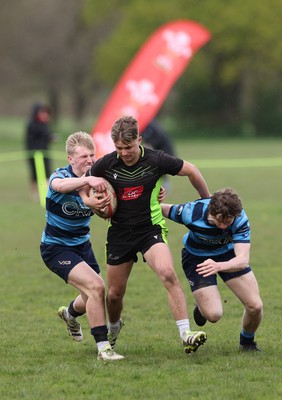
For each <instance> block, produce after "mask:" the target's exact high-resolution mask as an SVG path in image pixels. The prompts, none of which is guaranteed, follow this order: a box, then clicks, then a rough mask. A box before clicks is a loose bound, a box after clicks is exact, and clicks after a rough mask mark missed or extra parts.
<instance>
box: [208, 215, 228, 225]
mask: <svg viewBox="0 0 282 400" xmlns="http://www.w3.org/2000/svg"><path fill="white" fill-rule="evenodd" d="M208 221H209V223H210V224H212V225H215V226H217V227H218V228H219V229H226V228H228V226H230V225H232V224H233V222H234V217H232V216H229V217H228V218H225V219H223V218H222V215H221V214H217V215H215V216H212V215H209V216H208Z"/></svg>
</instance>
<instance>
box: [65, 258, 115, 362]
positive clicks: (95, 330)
mask: <svg viewBox="0 0 282 400" xmlns="http://www.w3.org/2000/svg"><path fill="white" fill-rule="evenodd" d="M68 283H69V284H70V285H72V286H74V287H76V288H77V289H78V290H80V293H81V297H78V298H77V300H78V302H81V301H83V302H84V304H85V309H86V315H87V318H88V322H89V325H90V328H91V334H92V335H93V337H94V339H95V341H96V343H97V347H98V359H102V360H109V361H112V360H121V359H123V356H120V355H119V354H116V353H115V352H114V351H113V350H112V348H111V346H110V344H109V341H108V328H107V325H106V312H105V285H104V281H103V279H102V277H101V276H100V275H99V274H97V273H96V272H95V271H94V270H93V269H92V268H91V267H89V266H88V265H87V264H86V263H85V262H81V263H79V264H78V265H76V266H75V267H74V268H73V269H72V270H71V271H70V273H69V276H68ZM80 304H81V303H80Z"/></svg>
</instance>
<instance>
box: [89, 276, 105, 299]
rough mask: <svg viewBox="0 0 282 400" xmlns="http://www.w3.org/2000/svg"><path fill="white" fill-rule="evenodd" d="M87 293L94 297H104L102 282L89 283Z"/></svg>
mask: <svg viewBox="0 0 282 400" xmlns="http://www.w3.org/2000/svg"><path fill="white" fill-rule="evenodd" d="M88 291H89V292H90V293H91V294H92V296H94V297H96V296H98V297H105V284H104V282H103V281H102V280H99V281H98V282H96V281H92V282H90V283H89V287H88Z"/></svg>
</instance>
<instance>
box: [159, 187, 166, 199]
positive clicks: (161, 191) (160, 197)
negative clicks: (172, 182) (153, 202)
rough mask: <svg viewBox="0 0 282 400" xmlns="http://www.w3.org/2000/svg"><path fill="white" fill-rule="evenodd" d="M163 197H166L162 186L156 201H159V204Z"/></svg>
mask: <svg viewBox="0 0 282 400" xmlns="http://www.w3.org/2000/svg"><path fill="white" fill-rule="evenodd" d="M165 195H166V190H165V188H164V187H163V186H161V189H160V193H159V196H158V199H159V202H160V203H161V202H162V201H164V198H165Z"/></svg>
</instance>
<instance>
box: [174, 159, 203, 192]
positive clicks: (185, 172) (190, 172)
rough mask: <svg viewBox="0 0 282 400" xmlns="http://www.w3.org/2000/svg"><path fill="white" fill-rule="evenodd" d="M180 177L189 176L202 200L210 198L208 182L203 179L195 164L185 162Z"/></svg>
mask: <svg viewBox="0 0 282 400" xmlns="http://www.w3.org/2000/svg"><path fill="white" fill-rule="evenodd" d="M178 175H180V176H188V179H189V181H190V182H191V184H192V185H193V186H194V188H195V189H196V190H197V192H198V193H199V195H200V196H201V198H202V199H203V198H207V197H210V195H211V194H210V191H209V189H208V186H207V184H206V181H205V179H204V178H203V176H202V174H201V172H200V171H199V170H198V168H197V167H196V166H195V165H194V164H191V163H189V162H187V161H184V162H183V166H182V168H181V170H180V171H179V173H178Z"/></svg>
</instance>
